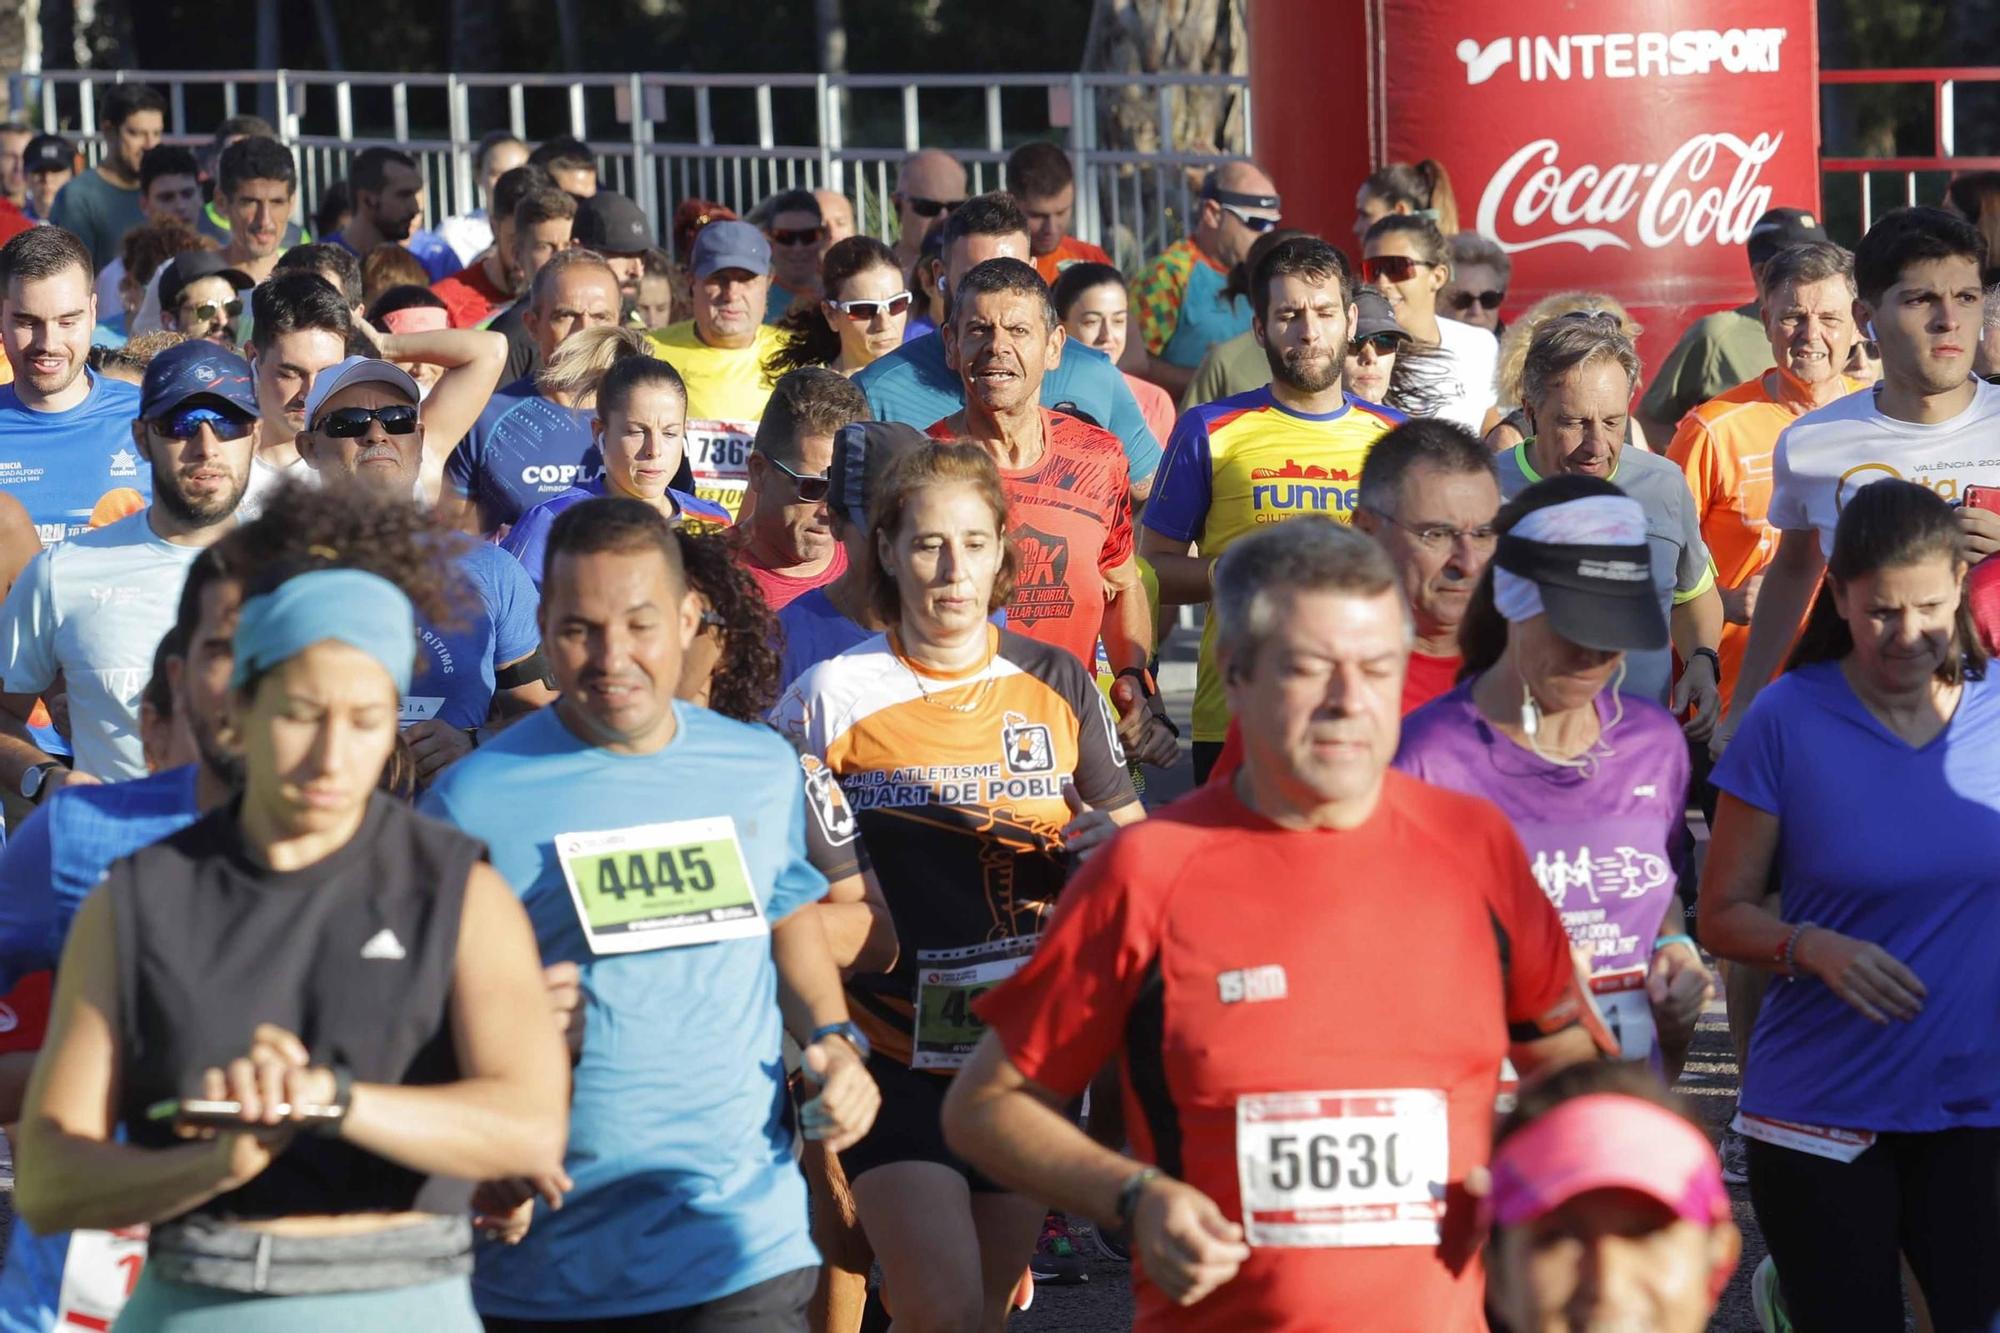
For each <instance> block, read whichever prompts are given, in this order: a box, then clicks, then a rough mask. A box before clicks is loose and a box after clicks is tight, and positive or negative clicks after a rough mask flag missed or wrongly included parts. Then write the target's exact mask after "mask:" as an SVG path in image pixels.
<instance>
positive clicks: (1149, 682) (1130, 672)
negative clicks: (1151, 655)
mask: <svg viewBox="0 0 2000 1333" xmlns="http://www.w3.org/2000/svg"><path fill="white" fill-rule="evenodd" d="M1127 676H1130V677H1131V678H1132V679H1134V680H1136V681H1138V682H1139V697H1140V698H1141V699H1148V700H1150V699H1157V698H1158V697H1159V695H1160V687H1159V686H1158V685H1156V684H1154V683H1153V673H1152V672H1150V671H1148V670H1146V668H1144V667H1135V666H1130V667H1126V668H1125V669H1124V670H1123V671H1120V672H1119V673H1118V674H1117V675H1115V676H1113V677H1112V679H1113V680H1123V679H1125V677H1127Z"/></svg>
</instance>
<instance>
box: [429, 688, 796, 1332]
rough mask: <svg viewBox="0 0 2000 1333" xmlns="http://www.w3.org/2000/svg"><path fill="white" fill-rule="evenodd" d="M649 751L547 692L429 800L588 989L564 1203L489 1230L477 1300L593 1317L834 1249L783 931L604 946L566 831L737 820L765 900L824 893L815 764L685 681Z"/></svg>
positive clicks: (488, 1310)
mask: <svg viewBox="0 0 2000 1333" xmlns="http://www.w3.org/2000/svg"><path fill="white" fill-rule="evenodd" d="M674 717H675V720H676V722H677V723H678V730H677V731H676V733H675V735H674V739H673V740H672V742H671V743H669V744H668V745H667V746H666V748H664V749H662V750H660V751H658V752H657V753H655V754H650V755H626V754H617V753H614V752H612V751H609V750H602V749H597V748H594V747H592V746H589V745H586V744H585V743H584V742H583V741H581V740H579V739H578V738H577V737H576V736H575V735H573V734H572V733H571V732H570V731H569V729H568V728H567V727H565V726H564V725H563V723H562V721H561V720H560V719H559V718H558V716H557V711H556V709H555V708H545V709H543V710H542V711H541V712H539V713H535V714H533V715H532V716H529V717H527V718H524V719H522V720H521V721H519V722H517V723H515V724H514V725H513V726H511V727H509V728H507V730H506V731H504V732H502V733H501V734H500V735H499V736H498V737H496V738H495V739H494V740H493V741H492V742H490V743H489V744H486V745H483V746H481V747H480V748H479V749H477V750H475V751H473V752H472V753H471V754H469V755H467V756H466V757H465V758H463V759H461V760H459V761H458V762H457V763H456V764H454V765H452V766H451V767H450V768H448V769H446V770H445V772H444V774H443V775H442V776H441V777H440V778H439V779H438V782H437V785H435V786H434V787H432V788H431V789H430V791H429V792H428V793H426V794H425V796H424V797H423V799H422V800H421V801H420V802H419V808H420V809H422V810H423V811H425V812H426V813H428V814H432V815H435V816H438V817H439V818H442V819H445V820H448V821H450V822H451V823H453V824H455V825H457V826H458V827H459V828H461V829H464V830H465V831H466V832H467V833H470V834H471V835H472V836H474V837H476V838H479V839H481V840H483V841H484V842H485V843H486V845H487V847H488V849H489V851H490V854H491V857H492V861H493V866H494V868H495V869H497V870H498V871H499V872H500V874H501V875H502V876H503V877H505V879H506V880H507V882H508V883H509V884H511V885H513V886H514V890H515V892H516V893H518V894H520V896H521V901H522V904H523V905H524V906H525V907H526V908H527V909H528V916H529V918H530V919H531V920H532V921H533V923H534V927H535V938H536V940H537V942H538V943H539V944H540V946H541V952H542V961H543V962H544V963H556V962H562V961H565V960H567V961H570V962H574V963H577V964H578V965H579V966H580V967H581V968H582V971H583V993H584V997H585V1005H586V1017H585V1023H586V1026H585V1031H584V1039H583V1057H582V1059H581V1060H580V1061H579V1062H578V1064H577V1067H576V1074H575V1090H574V1092H573V1093H572V1095H571V1098H570V1127H569V1147H568V1151H567V1153H566V1154H565V1158H564V1163H563V1166H564V1170H566V1171H568V1172H569V1175H570V1177H571V1179H572V1180H574V1181H575V1182H576V1188H575V1189H574V1190H573V1191H572V1192H571V1193H570V1194H569V1196H568V1197H567V1198H566V1199H564V1201H563V1206H562V1208H561V1210H560V1211H557V1212H553V1213H551V1212H549V1211H548V1210H547V1209H546V1207H544V1206H541V1205H538V1206H537V1208H536V1213H535V1221H534V1225H533V1227H532V1228H530V1230H529V1232H528V1235H527V1238H526V1239H525V1240H523V1241H522V1242H521V1243H520V1244H519V1245H517V1246H504V1245H482V1246H481V1247H480V1250H479V1253H478V1267H477V1270H476V1271H475V1273H474V1275H473V1291H474V1295H475V1298H476V1300H477V1303H478V1306H479V1310H480V1313H482V1314H485V1315H490V1316H496V1317H501V1318H515V1319H566V1320H575V1321H588V1320H594V1319H614V1318H619V1317H622V1316H627V1315H637V1314H645V1313H650V1312H656V1311H663V1310H678V1309H682V1308H685V1307H687V1306H690V1305H698V1304H701V1303H702V1302H705V1301H711V1300H715V1299H717V1298H719V1297H722V1296H726V1295H729V1294H731V1293H733V1292H738V1291H742V1290H743V1289H745V1288H746V1287H751V1286H754V1285H756V1284H757V1283H759V1282H765V1281H768V1280H770V1279H771V1278H774V1277H778V1276H780V1275H782V1274H785V1273H790V1272H793V1271H795V1270H797V1269H800V1268H809V1267H812V1266H813V1265H816V1264H817V1263H818V1262H819V1255H818V1252H817V1251H816V1250H815V1249H814V1248H813V1243H812V1238H811V1235H810V1234H809V1230H808V1227H807V1224H806V1190H805V1179H804V1177H802V1176H801V1175H800V1174H799V1169H798V1166H797V1165H796V1164H795V1163H794V1161H793V1159H792V1146H793V1126H792V1116H791V1109H790V1102H789V1101H788V1099H787V1097H786V1093H785V1086H784V1077H785V1076H784V1061H783V1054H782V1051H781V1048H780V1035H779V1029H780V1020H779V1014H778V1001H777V969H776V967H775V965H774V964H773V963H772V961H771V942H770V940H769V938H767V937H764V936H757V937H754V938H748V939H737V940H725V941H719V942H716V943H710V944H696V945H688V946H683V947H681V948H670V949H658V950H653V951H651V952H644V953H623V954H606V955H603V956H595V955H593V954H592V953H591V951H590V946H589V944H588V943H587V941H586V939H585V936H584V933H583V929H582V925H581V923H580V921H579V919H578V916H577V909H576V907H575V906H574V904H573V903H572V901H571V898H570V893H569V888H568V886H567V884H566V882H565V881H564V878H563V873H562V868H561V866H560V865H559V863H558V862H557V860H556V854H555V839H556V837H557V835H559V834H564V833H586V832H597V831H608V830H614V829H624V828H632V827H636V826H641V825H647V824H660V823H667V822H676V821H680V820H686V819H703V818H712V817H724V818H729V819H732V820H733V821H734V824H735V829H736V835H737V839H738V841H739V843H740V845H741V846H742V849H743V857H744V861H745V863H746V864H747V866H748V867H749V874H750V881H751V884H752V886H753V890H754V892H755V894H756V896H757V899H758V901H759V902H760V903H761V904H762V905H763V910H764V916H765V919H766V920H767V921H768V922H771V923H773V924H775V923H777V922H780V921H783V920H784V919H785V918H786V917H787V916H789V915H791V913H792V912H794V911H796V910H797V909H798V908H800V907H801V906H804V905H805V904H807V903H811V902H816V901H817V900H819V899H820V898H822V897H824V896H825V894H826V880H825V878H824V877H822V876H821V875H820V873H819V872H818V871H817V870H815V869H813V868H812V865H811V863H810V862H808V861H807V859H806V841H805V820H806V810H805V785H804V781H803V779H802V777H801V774H800V769H799V761H798V756H797V755H796V754H794V753H793V752H792V750H791V747H790V746H788V745H786V744H785V742H784V740H783V739H781V738H780V737H779V736H778V734H777V733H776V732H773V731H770V730H768V729H766V728H763V727H753V726H746V725H745V724H743V723H740V722H732V721H730V720H729V719H727V718H724V717H722V716H720V715H718V714H715V713H711V712H709V711H708V710H707V709H705V708H697V707H695V706H693V705H691V704H684V703H676V704H675V705H674Z"/></svg>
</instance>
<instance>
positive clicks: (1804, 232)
mask: <svg viewBox="0 0 2000 1333" xmlns="http://www.w3.org/2000/svg"><path fill="white" fill-rule="evenodd" d="M1826 239H1828V238H1827V234H1826V228H1825V227H1822V226H1820V225H1819V219H1818V218H1816V217H1814V216H1813V215H1812V214H1811V213H1808V212H1806V210H1805V209H1803V208H1773V209H1771V210H1770V211H1768V212H1766V213H1765V214H1764V216H1763V217H1760V218H1758V219H1757V221H1756V222H1755V223H1753V224H1752V225H1751V227H1750V239H1749V240H1748V241H1747V242H1746V243H1745V244H1746V246H1747V248H1748V249H1749V251H1750V262H1751V263H1753V264H1763V263H1767V262H1769V261H1770V260H1771V258H1772V257H1773V256H1775V255H1776V254H1777V253H1778V251H1780V250H1783V249H1785V248H1786V247H1787V246H1792V245H1799V244H1801V243H1803V242H1805V241H1824V240H1826Z"/></svg>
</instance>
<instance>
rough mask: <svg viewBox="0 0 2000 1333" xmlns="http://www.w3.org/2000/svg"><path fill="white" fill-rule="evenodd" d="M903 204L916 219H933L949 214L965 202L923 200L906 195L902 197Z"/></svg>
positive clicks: (915, 196) (955, 200) (961, 200)
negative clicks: (939, 215) (906, 205)
mask: <svg viewBox="0 0 2000 1333" xmlns="http://www.w3.org/2000/svg"><path fill="white" fill-rule="evenodd" d="M903 202H904V203H906V204H908V205H909V206H910V211H911V212H913V213H915V214H916V215H917V216H918V217H920V218H934V217H936V216H937V215H938V214H940V213H949V212H951V211H952V210H953V209H955V208H957V207H958V206H959V205H960V204H962V203H964V202H965V200H963V199H949V200H947V199H924V198H921V197H919V196H917V195H914V194H906V195H904V196H903Z"/></svg>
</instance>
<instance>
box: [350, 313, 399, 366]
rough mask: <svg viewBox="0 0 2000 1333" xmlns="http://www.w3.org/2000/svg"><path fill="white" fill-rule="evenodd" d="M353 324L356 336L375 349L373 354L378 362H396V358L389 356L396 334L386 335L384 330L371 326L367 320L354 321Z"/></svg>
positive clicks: (357, 319) (358, 319)
mask: <svg viewBox="0 0 2000 1333" xmlns="http://www.w3.org/2000/svg"><path fill="white" fill-rule="evenodd" d="M353 324H354V336H355V337H357V338H359V339H361V341H363V342H365V343H367V344H368V346H369V347H370V348H372V349H374V350H373V354H374V356H375V358H376V359H377V360H378V361H394V360H396V358H395V357H393V356H391V355H390V354H389V353H390V351H391V350H392V349H391V344H392V343H394V342H395V341H396V337H395V335H394V334H392V333H386V332H384V331H383V330H381V329H378V328H376V327H375V326H374V325H373V324H370V323H369V322H368V321H367V320H366V319H361V318H356V319H355V320H354V321H353Z"/></svg>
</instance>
